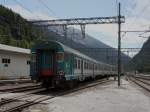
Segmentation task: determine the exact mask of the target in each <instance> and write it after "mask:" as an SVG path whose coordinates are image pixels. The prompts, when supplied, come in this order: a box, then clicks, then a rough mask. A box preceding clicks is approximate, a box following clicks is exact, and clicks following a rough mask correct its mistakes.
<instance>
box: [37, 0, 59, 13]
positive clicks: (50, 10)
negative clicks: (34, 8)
mask: <svg viewBox="0 0 150 112" xmlns="http://www.w3.org/2000/svg"><path fill="white" fill-rule="evenodd" d="M38 1H39V3H41V4H42V5H43V6H44V7H45V8H46V9H47V10H48V11H49V14H53V15H54V16H56V14H55V12H54V11H53V10H52V9H51V8H50V7H49V6H48V5H47V4H46V3H45V2H44V1H43V0H38Z"/></svg>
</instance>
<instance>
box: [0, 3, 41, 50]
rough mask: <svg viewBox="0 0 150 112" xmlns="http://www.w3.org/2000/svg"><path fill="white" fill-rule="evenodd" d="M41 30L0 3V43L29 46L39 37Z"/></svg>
mask: <svg viewBox="0 0 150 112" xmlns="http://www.w3.org/2000/svg"><path fill="white" fill-rule="evenodd" d="M41 37H42V33H41V30H40V29H39V28H37V27H35V26H33V25H32V24H30V23H28V22H27V20H26V19H24V18H22V17H21V16H20V15H19V14H17V13H14V12H13V11H12V10H10V9H8V8H5V7H3V6H2V5H0V43H2V44H7V45H13V46H18V47H23V48H30V47H31V45H32V44H33V42H35V41H36V40H39V39H41Z"/></svg>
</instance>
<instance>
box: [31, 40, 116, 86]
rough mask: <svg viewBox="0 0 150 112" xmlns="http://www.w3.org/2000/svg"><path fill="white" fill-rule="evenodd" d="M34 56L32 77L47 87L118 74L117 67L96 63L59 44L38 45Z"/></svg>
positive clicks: (43, 43)
mask: <svg viewBox="0 0 150 112" xmlns="http://www.w3.org/2000/svg"><path fill="white" fill-rule="evenodd" d="M31 53H32V59H31V69H30V70H31V72H30V75H31V78H32V79H33V80H36V81H38V82H42V84H43V86H44V87H46V88H48V87H60V86H64V84H66V82H67V83H69V82H74V81H83V80H85V79H86V78H93V79H94V78H95V77H97V76H102V75H103V76H104V75H110V74H115V73H116V67H115V66H111V65H108V64H104V63H101V62H99V61H96V60H95V59H92V58H90V57H88V56H86V55H84V54H82V53H80V52H78V51H76V50H74V49H72V48H69V47H67V46H65V45H63V44H62V43H60V42H56V41H41V42H38V43H36V44H35V45H34V46H33V47H32V50H31Z"/></svg>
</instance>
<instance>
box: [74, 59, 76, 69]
mask: <svg viewBox="0 0 150 112" xmlns="http://www.w3.org/2000/svg"><path fill="white" fill-rule="evenodd" d="M74 68H75V69H77V59H74Z"/></svg>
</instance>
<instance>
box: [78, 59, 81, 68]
mask: <svg viewBox="0 0 150 112" xmlns="http://www.w3.org/2000/svg"><path fill="white" fill-rule="evenodd" d="M80 64H81V63H80V60H78V69H80V67H81V66H80Z"/></svg>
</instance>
